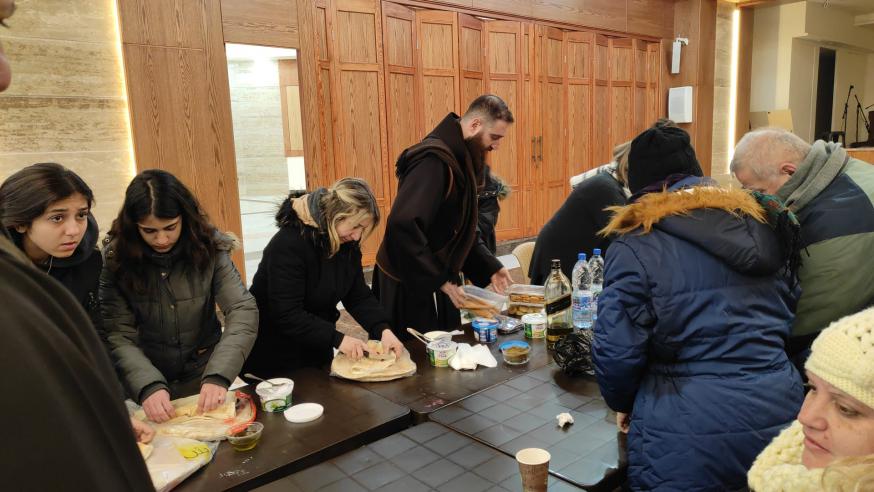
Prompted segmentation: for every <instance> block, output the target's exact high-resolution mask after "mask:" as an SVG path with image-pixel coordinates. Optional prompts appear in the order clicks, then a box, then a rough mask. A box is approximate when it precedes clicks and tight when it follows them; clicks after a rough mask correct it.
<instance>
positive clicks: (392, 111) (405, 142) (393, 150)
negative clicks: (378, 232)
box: [382, 2, 423, 201]
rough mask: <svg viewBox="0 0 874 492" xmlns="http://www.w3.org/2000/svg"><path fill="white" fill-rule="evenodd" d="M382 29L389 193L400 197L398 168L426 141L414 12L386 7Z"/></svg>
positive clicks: (385, 4) (395, 6)
mask: <svg viewBox="0 0 874 492" xmlns="http://www.w3.org/2000/svg"><path fill="white" fill-rule="evenodd" d="M382 29H383V36H382V37H383V42H384V43H385V101H386V132H387V135H386V136H387V139H388V163H387V164H388V169H389V175H390V177H389V183H390V186H389V192H390V198H391V201H394V197H395V196H396V195H397V189H398V180H397V178H396V177H395V176H394V164H395V162H396V161H397V158H398V156H399V155H400V154H401V152H403V151H404V149H406V148H407V147H409V146H411V145H413V144H415V143H416V142H418V141H419V140H421V139H422V136H423V130H422V127H421V115H420V114H419V113H420V111H421V105H420V104H419V103H418V102H419V101H420V100H421V96H420V94H419V92H418V84H417V83H416V75H417V74H418V56H417V54H416V39H417V37H416V17H415V12H414V11H413V10H412V9H409V8H407V7H404V6H402V5H397V4H394V3H390V2H383V3H382Z"/></svg>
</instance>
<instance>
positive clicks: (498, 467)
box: [473, 456, 519, 483]
mask: <svg viewBox="0 0 874 492" xmlns="http://www.w3.org/2000/svg"><path fill="white" fill-rule="evenodd" d="M473 472H474V473H476V474H477V475H479V476H481V477H483V478H485V479H486V480H490V481H492V482H493V483H500V482H501V481H503V480H506V479H507V478H508V477H510V476H512V475H513V474H514V473H516V474H518V473H519V464H518V463H516V460H515V459H513V458H510V457H508V456H495V457H494V458H492V459H490V460H488V461H486V462H485V463H483V464H481V465H479V466H478V467H476V469H475V470H473Z"/></svg>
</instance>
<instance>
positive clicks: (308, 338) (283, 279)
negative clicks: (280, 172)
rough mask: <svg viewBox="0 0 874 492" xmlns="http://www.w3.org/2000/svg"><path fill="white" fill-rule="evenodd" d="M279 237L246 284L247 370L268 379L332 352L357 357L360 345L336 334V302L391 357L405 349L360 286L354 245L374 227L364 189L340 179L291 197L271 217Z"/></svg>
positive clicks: (372, 202) (373, 208) (374, 213)
mask: <svg viewBox="0 0 874 492" xmlns="http://www.w3.org/2000/svg"><path fill="white" fill-rule="evenodd" d="M276 223H277V225H278V226H279V231H278V232H277V233H276V235H274V236H273V239H271V240H270V243H269V244H268V245H267V247H266V248H265V249H264V256H263V257H262V258H261V263H260V264H259V265H258V271H257V272H256V273H255V278H254V279H253V280H252V287H251V292H252V294H253V295H254V296H255V299H256V301H257V302H258V309H259V311H260V313H261V321H260V327H259V333H258V340H257V341H256V342H255V348H254V349H252V353H251V355H250V356H249V359H248V360H247V361H246V366H245V368H246V370H247V371H250V372H254V373H256V374H258V375H260V376H262V377H268V376H269V377H272V376H274V375H279V374H282V373H284V372H285V371H288V370H290V369H294V368H297V367H303V366H322V365H325V364H327V363H329V362H330V361H331V359H332V358H333V355H334V354H333V350H332V349H335V348H336V349H338V350H339V351H340V352H343V353H344V354H346V355H348V356H350V357H352V358H353V359H358V358H360V357H362V356H363V355H364V350H365V349H366V348H367V347H366V344H365V342H364V341H362V340H359V339H357V338H355V337H351V336H349V335H344V334H343V333H341V332H339V331H337V327H336V323H337V320H338V319H339V318H340V313H339V311H338V310H337V303H338V302H342V303H343V307H344V308H345V309H346V310H347V311H349V313H350V314H352V317H353V318H355V320H356V321H357V322H358V323H359V324H360V325H361V326H362V327H363V328H364V329H365V330H366V331H367V333H368V335H369V336H370V338H373V339H378V340H381V341H382V344H383V348H384V349H385V350H394V351H395V352H396V353H397V354H400V353H401V351H403V349H404V347H403V345H402V344H401V342H400V341H398V339H397V337H395V335H394V334H393V333H392V331H391V326H390V324H389V317H388V315H387V314H386V313H385V311H384V310H383V309H382V306H380V304H379V302H378V301H377V300H376V298H375V297H374V296H373V293H372V292H371V291H370V288H369V287H368V286H367V283H366V282H365V281H364V272H363V270H362V268H361V249H360V246H359V242H360V241H361V240H363V239H366V238H367V236H368V235H369V234H370V233H371V232H373V230H374V229H375V228H376V226H377V224H378V223H379V209H378V208H377V205H376V198H375V197H374V196H373V192H372V191H370V187H369V186H368V185H367V183H366V182H365V181H363V180H361V179H357V178H344V179H341V180H340V181H338V182H337V183H335V184H334V186H332V187H331V188H328V189H326V188H319V189H318V190H316V191H314V192H312V193H309V194H306V195H298V194H294V193H293V194H292V195H291V196H289V199H288V200H286V201H285V202H284V203H283V204H282V206H281V207H280V209H279V212H277V214H276Z"/></svg>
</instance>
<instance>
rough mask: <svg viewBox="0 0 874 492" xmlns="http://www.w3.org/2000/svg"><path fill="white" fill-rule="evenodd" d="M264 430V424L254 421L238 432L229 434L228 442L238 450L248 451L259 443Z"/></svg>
mask: <svg viewBox="0 0 874 492" xmlns="http://www.w3.org/2000/svg"><path fill="white" fill-rule="evenodd" d="M263 431H264V424H262V423H261V422H252V423H250V424H249V425H247V426H246V427H244V428H243V429H242V430H240V431H239V432H237V433H236V434H228V442H229V443H231V447H233V448H234V449H235V450H237V451H248V450H250V449H252V448H254V447H255V446H256V445H257V444H258V441H259V440H260V439H261V432H263Z"/></svg>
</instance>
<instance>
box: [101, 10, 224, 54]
mask: <svg viewBox="0 0 874 492" xmlns="http://www.w3.org/2000/svg"><path fill="white" fill-rule="evenodd" d="M210 1H212V0H199V1H191V0H118V17H119V23H120V31H121V39H122V42H123V43H124V44H144V45H149V46H164V47H172V48H195V49H203V48H204V40H205V32H204V29H206V28H207V27H212V26H207V24H206V23H205V22H204V18H203V9H204V5H205V4H204V2H210ZM219 32H221V26H219Z"/></svg>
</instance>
